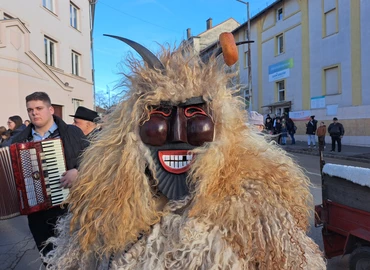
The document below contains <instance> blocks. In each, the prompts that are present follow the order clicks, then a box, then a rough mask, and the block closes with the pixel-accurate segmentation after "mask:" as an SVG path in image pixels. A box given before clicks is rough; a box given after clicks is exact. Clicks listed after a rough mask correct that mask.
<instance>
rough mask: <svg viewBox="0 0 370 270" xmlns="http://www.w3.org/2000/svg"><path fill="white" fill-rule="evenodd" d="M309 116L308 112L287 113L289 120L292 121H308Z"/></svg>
mask: <svg viewBox="0 0 370 270" xmlns="http://www.w3.org/2000/svg"><path fill="white" fill-rule="evenodd" d="M310 116H311V112H310V111H297V112H289V118H291V119H292V120H293V121H308V120H309V119H310Z"/></svg>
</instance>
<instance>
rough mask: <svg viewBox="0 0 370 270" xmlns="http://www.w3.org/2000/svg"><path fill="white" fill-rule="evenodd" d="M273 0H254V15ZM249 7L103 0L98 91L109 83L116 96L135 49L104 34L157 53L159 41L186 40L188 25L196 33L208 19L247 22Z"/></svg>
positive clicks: (222, 2)
mask: <svg viewBox="0 0 370 270" xmlns="http://www.w3.org/2000/svg"><path fill="white" fill-rule="evenodd" d="M244 2H247V0H244ZM272 2H274V0H250V1H249V3H250V12H251V16H253V15H254V14H256V13H258V12H259V11H261V10H262V9H264V8H265V7H266V6H267V5H268V4H270V3H272ZM246 10H247V9H246V5H244V4H243V3H240V2H237V1H236V0H187V1H179V0H99V1H98V2H97V6H96V15H95V26H94V60H95V61H94V62H95V91H96V92H104V93H106V92H107V86H108V87H109V89H111V95H114V90H113V89H114V87H115V86H116V85H117V84H118V82H119V80H120V78H121V75H119V74H118V73H119V72H120V71H122V65H121V63H122V60H124V58H125V57H126V55H127V53H128V52H129V51H133V50H132V49H131V48H130V47H129V46H128V45H126V44H124V43H123V42H121V41H119V40H116V39H112V38H109V37H105V36H103V34H111V35H118V36H123V37H125V38H129V39H132V40H134V41H136V42H139V43H140V44H142V45H144V46H145V47H147V48H148V49H150V50H151V51H153V52H157V51H158V50H159V45H158V43H159V44H163V43H169V44H170V45H175V44H176V45H179V44H180V43H181V41H182V40H184V39H186V29H187V28H191V34H192V35H194V36H195V35H198V34H200V33H201V32H203V31H205V30H206V21H207V19H208V18H212V21H213V26H215V25H217V24H219V23H221V22H223V21H225V20H227V19H229V18H234V19H235V20H236V21H238V22H239V23H244V22H246V21H247V11H246Z"/></svg>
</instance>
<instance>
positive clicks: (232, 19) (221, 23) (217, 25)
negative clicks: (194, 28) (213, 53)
mask: <svg viewBox="0 0 370 270" xmlns="http://www.w3.org/2000/svg"><path fill="white" fill-rule="evenodd" d="M228 21H234V22H236V23H237V24H238V25H239V26H240V23H239V22H238V21H237V20H235V19H234V18H229V19H227V20H225V21H223V22H220V23H219V24H216V25H215V26H212V28H210V29H206V30H204V31H203V32H201V33H200V34H198V35H196V36H195V37H200V36H201V35H203V34H204V33H206V32H207V31H209V30H213V29H215V28H217V27H219V26H221V25H223V24H224V23H226V22H228Z"/></svg>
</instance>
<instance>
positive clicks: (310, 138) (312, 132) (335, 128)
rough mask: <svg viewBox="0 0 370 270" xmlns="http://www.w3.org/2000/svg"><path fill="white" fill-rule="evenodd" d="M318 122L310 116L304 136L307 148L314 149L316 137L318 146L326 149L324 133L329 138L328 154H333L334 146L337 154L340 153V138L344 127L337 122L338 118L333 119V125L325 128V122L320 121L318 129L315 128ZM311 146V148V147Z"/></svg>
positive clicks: (313, 116)
mask: <svg viewBox="0 0 370 270" xmlns="http://www.w3.org/2000/svg"><path fill="white" fill-rule="evenodd" d="M317 123H318V121H317V120H316V119H315V115H311V116H310V120H309V121H308V122H307V123H306V134H307V144H308V148H311V147H313V148H316V136H317V138H318V142H319V144H321V145H322V146H323V148H324V149H325V148H326V144H325V136H326V132H328V133H329V135H330V137H331V150H330V152H335V148H336V145H337V146H338V152H341V151H342V138H343V136H344V127H343V125H342V124H341V123H339V122H338V118H337V117H334V118H333V123H331V124H330V125H329V127H328V128H326V125H325V122H323V121H321V122H320V125H319V127H317ZM311 145H312V146H311Z"/></svg>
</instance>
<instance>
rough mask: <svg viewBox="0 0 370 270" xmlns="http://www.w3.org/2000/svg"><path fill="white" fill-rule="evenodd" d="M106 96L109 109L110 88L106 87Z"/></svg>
mask: <svg viewBox="0 0 370 270" xmlns="http://www.w3.org/2000/svg"><path fill="white" fill-rule="evenodd" d="M107 94H108V108H110V88H109V86H108V85H107Z"/></svg>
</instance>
